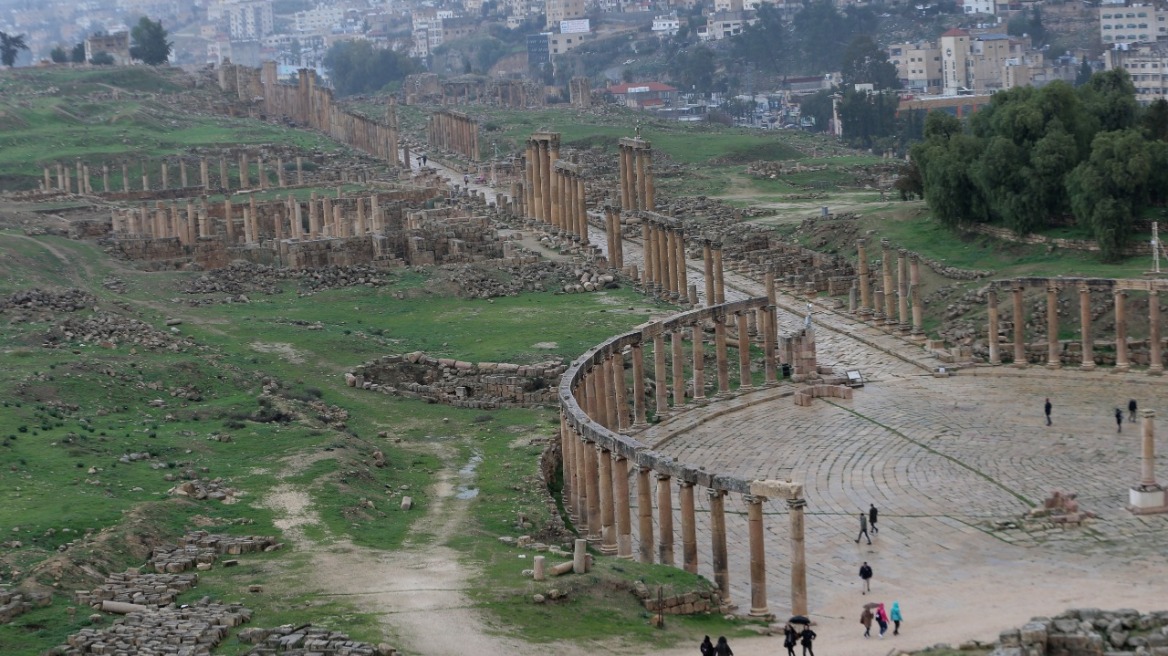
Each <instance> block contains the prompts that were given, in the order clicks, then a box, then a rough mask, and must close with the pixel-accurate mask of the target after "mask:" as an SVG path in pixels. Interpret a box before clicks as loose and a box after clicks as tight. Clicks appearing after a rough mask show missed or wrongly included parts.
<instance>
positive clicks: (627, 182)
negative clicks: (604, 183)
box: [619, 144, 636, 210]
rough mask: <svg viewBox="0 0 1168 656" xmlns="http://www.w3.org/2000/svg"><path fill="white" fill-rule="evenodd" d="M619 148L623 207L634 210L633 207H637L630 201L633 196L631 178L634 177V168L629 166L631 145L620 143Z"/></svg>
mask: <svg viewBox="0 0 1168 656" xmlns="http://www.w3.org/2000/svg"><path fill="white" fill-rule="evenodd" d="M619 148H620V194H621V196H620V198H621V201H620V202H621V209H624V210H632V209H636V208H635V207H633V205H632V203H631V202H630V199H631V196H630V194H629V190H630V188H631V187H632V184H631V179H632V177H631V176H632V172H631V171H632V169H631V167H630V166H629V147H628V146H626V145H624V144H620V145H619Z"/></svg>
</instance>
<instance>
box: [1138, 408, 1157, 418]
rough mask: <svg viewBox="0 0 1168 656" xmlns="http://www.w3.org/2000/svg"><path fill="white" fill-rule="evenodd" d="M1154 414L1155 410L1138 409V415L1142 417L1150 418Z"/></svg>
mask: <svg viewBox="0 0 1168 656" xmlns="http://www.w3.org/2000/svg"><path fill="white" fill-rule="evenodd" d="M1155 416H1156V411H1155V410H1140V417H1142V418H1144V419H1152V418H1153V417H1155Z"/></svg>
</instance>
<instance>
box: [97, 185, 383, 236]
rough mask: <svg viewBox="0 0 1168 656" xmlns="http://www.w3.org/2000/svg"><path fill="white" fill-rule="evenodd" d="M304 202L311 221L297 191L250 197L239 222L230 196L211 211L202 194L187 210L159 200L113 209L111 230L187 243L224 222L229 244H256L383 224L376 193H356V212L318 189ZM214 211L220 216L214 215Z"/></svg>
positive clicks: (358, 232) (354, 232) (360, 231)
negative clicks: (269, 199)
mask: <svg viewBox="0 0 1168 656" xmlns="http://www.w3.org/2000/svg"><path fill="white" fill-rule="evenodd" d="M306 204H307V207H308V212H307V215H308V217H307V218H308V222H307V224H305V222H304V211H303V207H302V204H301V202H300V201H298V200H296V199H295V198H294V197H293V196H291V195H289V196H288V198H287V200H285V201H281V202H280V203H275V204H272V203H267V204H265V205H263V206H261V207H257V204H256V202H255V197H254V196H252V197H249V198H248V202H247V204H246V205H245V206H243V207H240V208H239V215H240V216H239V218H240V219H241V221H237V215H236V206H237V205H238V203H235V202H233V200H232V198H231V197H230V196H229V197H227V198H226V199H224V201H223V203H222V204H221V207H219V208H218V209H217V210H211V208H210V207H209V206H208V203H207V197H206V196H204V197H203V198H202V200H201V203H200V204H199V206H198V209H197V211H196V206H195V203H194V202H191V201H188V202H187V203H186V207H185V213H184V210H183V206H182V205H181V204H178V203H172V204H171V205H170V208H169V212H168V210H167V208H166V206H165V205H164V204H163V203H158V204H157V205H156V207H155V209H154V212H153V214H152V213H151V211H150V208H149V207H148V206H146V205H143V206H142V207H140V208H139V209H137V210H132V209H128V210H127V209H123V210H114V211H113V216H112V221H113V232H114V234H115V235H116V236H118V237H120V238H144V239H169V238H178V239H179V240H180V241H181V242H182V243H183V244H184V245H188V244H191V243H193V242H194V241H195V240H196V239H202V238H209V237H213V236H215V234H216V226H217V225H219V223H220V222H222V225H223V234H224V237H225V240H226V243H227V244H229V245H232V244H236V243H240V240H241V239H242V243H244V244H254V243H258V242H260V241H261V240H262V239H264V238H265V237H267V238H274V239H276V240H282V239H300V240H304V239H322V238H333V237H336V238H344V237H360V236H364V235H367V234H370V233H378V232H381V231H382V230H383V229H384V227H385V217H384V214H383V212H382V211H381V209H380V207H379V204H378V200H377V196H370V197H369V198H360V197H359V198H355V199H354V211H353V213H352V214H348V213H346V212H344V211H343V210H344V207H343V205H342V204H341V203H336V204H334V203H333V201H332V199H330V198H327V197H326V198H321V199H319V200H318V199H317V197H316V193H315V192H313V195H312V198H311V199H310V200H309V201H307V203H306ZM260 210H263V211H262V213H263V214H264V215H267V216H270V217H272V218H271V224H272V229H271V232H268V231H267V230H263V229H261V227H260V225H261V220H260V215H261V212H260ZM214 215H219V216H221V217H222V219H218V218H213V217H214ZM263 223H267V221H263ZM237 230H238V231H237Z"/></svg>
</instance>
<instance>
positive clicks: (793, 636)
mask: <svg viewBox="0 0 1168 656" xmlns="http://www.w3.org/2000/svg"><path fill="white" fill-rule="evenodd" d="M798 643H799V632H798V631H796V630H795V626H794V625H793V624H791V623H790V622H787V626H784V627H783V646H784V647H786V648H787V656H795V645H796V644H798Z"/></svg>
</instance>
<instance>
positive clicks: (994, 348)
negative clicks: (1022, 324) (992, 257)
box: [913, 287, 1002, 366]
mask: <svg viewBox="0 0 1168 656" xmlns="http://www.w3.org/2000/svg"><path fill="white" fill-rule="evenodd" d="M913 310H914V311H915V310H916V308H915V307H914V308H913ZM986 314H988V315H989V322H990V325H989V328H988V329H987V330H986V333H987V334H986V342H987V343H988V344H989V348H990V364H992V365H995V366H997V365H999V364H1002V356H1001V354H1000V353H998V348H999V344H998V291H997V290H996V289H994V288H993V287H990V288H989V290H987V291H986Z"/></svg>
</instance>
